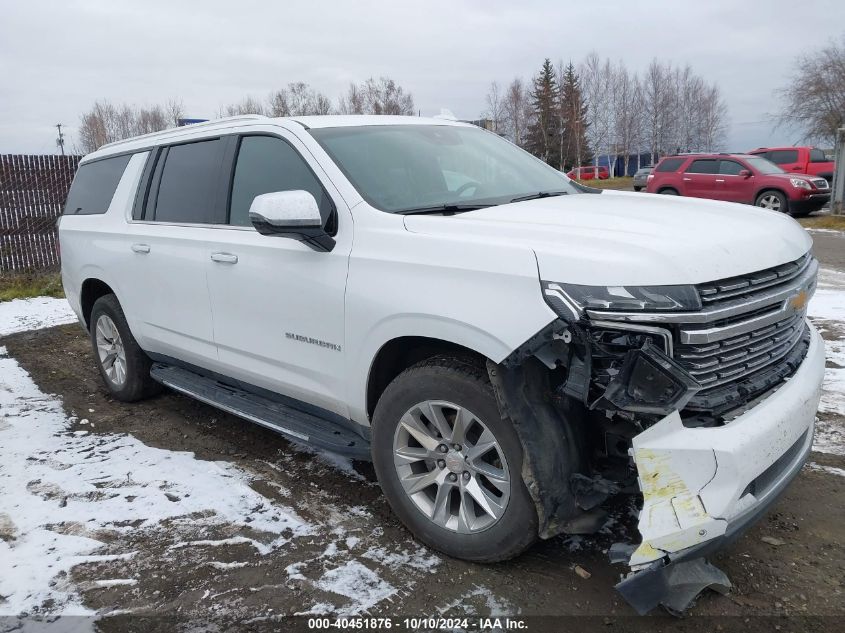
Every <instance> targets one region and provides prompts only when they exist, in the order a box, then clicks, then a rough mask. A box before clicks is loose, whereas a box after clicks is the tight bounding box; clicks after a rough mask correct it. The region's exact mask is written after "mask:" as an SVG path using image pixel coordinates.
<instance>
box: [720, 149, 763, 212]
mask: <svg viewBox="0 0 845 633" xmlns="http://www.w3.org/2000/svg"><path fill="white" fill-rule="evenodd" d="M743 170H745V171H747V172H749V173H750V172H751V170H750V169H749V168H748V167H746V166H745V165H743V164H742V163H740V162H738V161H735V160H728V159H722V160H720V161H719V176H718V178H716V184H717V188H716V190H717V192H718V199H719V200H726V201H727V202H741V203H745V204H750V203H752V202H754V200H753V198H754V176H740V175H739V172H741V171H743Z"/></svg>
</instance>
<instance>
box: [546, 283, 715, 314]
mask: <svg viewBox="0 0 845 633" xmlns="http://www.w3.org/2000/svg"><path fill="white" fill-rule="evenodd" d="M543 296H544V297H545V299H546V303H548V304H549V306H551V308H552V309H553V310H554V311H555V312H557V313H558V315H560V316H561V317H564V318H569V317H572V318H579V317H580V316H581V314H582V313H583V311H584V310H613V311H621V312H629V311H636V310H652V311H659V312H664V311H673V312H675V311H681V310H700V309H701V300H700V299H699V296H698V291H697V290H696V289H695V287H694V286H579V285H574V284H561V283H556V282H553V281H544V282H543Z"/></svg>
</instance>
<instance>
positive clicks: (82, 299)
mask: <svg viewBox="0 0 845 633" xmlns="http://www.w3.org/2000/svg"><path fill="white" fill-rule="evenodd" d="M109 294H113V295H117V293H116V292H115V291H114V290H113V289H112V287H111V286H109V285H108V284H107V283H106V282H105V281H103V280H102V279H98V278H97V277H88V278H87V279H86V280H85V281H83V282H82V286H81V289H80V293H79V306H80V309H81V311H82V318H83V320H84V322H85V329H87V330H90V329H91V310H92V309H93V308H94V303H95V302H96V301H97V299H99V298H100V297H104V296H106V295H109ZM118 301H119V300H118Z"/></svg>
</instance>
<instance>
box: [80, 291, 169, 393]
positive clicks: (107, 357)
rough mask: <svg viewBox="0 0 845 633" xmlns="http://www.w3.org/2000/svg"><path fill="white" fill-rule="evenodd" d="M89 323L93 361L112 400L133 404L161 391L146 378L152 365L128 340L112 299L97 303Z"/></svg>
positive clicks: (132, 340) (131, 339)
mask: <svg viewBox="0 0 845 633" xmlns="http://www.w3.org/2000/svg"><path fill="white" fill-rule="evenodd" d="M89 323H90V335H91V346H92V348H93V350H94V361H95V362H96V363H97V369H99V370H100V376H102V378H103V382H104V383H105V384H106V389H108V391H109V393H110V394H111V395H112V397H113V398H114V399H115V400H120V401H121V402H134V401H136V400H141V399H143V398H147V397H149V396H152V395H154V394H156V393H159V392H160V391H161V390H162V387H161V385H160V384H159V383H157V382H156V381H154V380H153V379H152V378H151V377H150V367H151V366H152V361H151V360H150V358H149V356H147V355H146V354H145V353H144V350H142V349H141V348H140V347H139V346H138V343H137V342H136V341H135V337H134V336H132V332H131V331H130V329H129V324H128V323H127V322H126V316H124V314H123V309H122V308H121V307H120V303H119V302H118V300H117V297H116V296H114V295H113V294H109V295H104V296H102V297H100V298H99V299H97V301H95V302H94V307H93V308H91V318H90V319H89Z"/></svg>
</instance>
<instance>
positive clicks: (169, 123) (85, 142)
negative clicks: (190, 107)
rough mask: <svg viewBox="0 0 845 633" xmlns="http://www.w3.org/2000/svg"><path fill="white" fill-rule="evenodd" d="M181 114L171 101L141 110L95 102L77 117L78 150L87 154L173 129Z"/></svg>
mask: <svg viewBox="0 0 845 633" xmlns="http://www.w3.org/2000/svg"><path fill="white" fill-rule="evenodd" d="M182 111H183V110H182V102H181V101H177V100H174V99H171V100H170V101H168V102H167V103H166V104H165V105H164V106H161V105H154V106H149V107H142V108H138V107H135V106H132V105H128V104H123V105H119V106H117V105H114V104H112V103H109V102H108V101H97V102H95V103H94V105H93V106H92V107H91V109H90V110H89V111H88V112H86V113H84V114H83V115H82V116H81V117H80V124H79V131H78V141H77V144H78V149H79V151H80V152H83V153H86V154H87V153H89V152H93V151H94V150H96V149H97V148H99V147H101V146H103V145H105V144H106V143H113V142H114V141H119V140H122V139H125V138H130V137H132V136H139V135H141V134H149V133H150V132H158V131H159V130H164V129H167V128H169V127H175V126H176V125H178V119H180V118H182V116H183V115H182Z"/></svg>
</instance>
